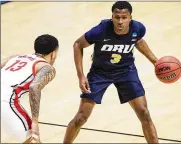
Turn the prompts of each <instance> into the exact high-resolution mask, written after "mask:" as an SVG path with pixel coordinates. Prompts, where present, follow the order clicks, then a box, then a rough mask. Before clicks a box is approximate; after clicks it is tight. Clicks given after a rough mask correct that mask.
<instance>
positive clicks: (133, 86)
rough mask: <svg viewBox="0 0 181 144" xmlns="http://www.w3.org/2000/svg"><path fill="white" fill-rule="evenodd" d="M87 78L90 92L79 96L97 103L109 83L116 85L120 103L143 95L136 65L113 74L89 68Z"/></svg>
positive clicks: (143, 91)
mask: <svg viewBox="0 0 181 144" xmlns="http://www.w3.org/2000/svg"><path fill="white" fill-rule="evenodd" d="M87 78H88V81H89V85H90V90H91V93H82V94H81V98H87V99H89V100H92V101H94V102H95V103H97V104H101V101H102V97H103V95H104V93H105V91H106V89H107V88H108V87H109V85H111V84H114V86H115V87H116V89H117V92H118V96H119V100H120V103H121V104H123V103H126V102H128V101H131V100H133V99H135V98H138V97H140V96H144V95H145V90H144V88H143V86H142V83H141V81H140V79H139V77H138V73H137V69H136V67H134V68H131V69H130V70H128V71H127V72H126V73H124V74H122V73H120V74H119V73H117V74H115V73H114V75H109V76H108V75H105V74H103V73H98V72H96V71H92V70H91V71H90V72H89V73H88V75H87Z"/></svg>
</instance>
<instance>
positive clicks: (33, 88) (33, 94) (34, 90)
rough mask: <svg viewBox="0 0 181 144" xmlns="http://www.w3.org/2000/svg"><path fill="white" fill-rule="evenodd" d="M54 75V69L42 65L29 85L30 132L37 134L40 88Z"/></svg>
mask: <svg viewBox="0 0 181 144" xmlns="http://www.w3.org/2000/svg"><path fill="white" fill-rule="evenodd" d="M54 77H55V69H54V68H53V67H52V66H50V65H47V64H46V65H44V66H43V67H41V69H40V70H39V72H37V74H36V76H35V78H34V80H33V81H32V83H31V84H30V87H29V101H30V107H31V113H32V134H35V135H39V127H38V117H39V110H40V99H41V90H42V89H43V88H44V87H45V86H46V85H47V84H48V83H49V82H50V81H51V80H52V79H53V78H54Z"/></svg>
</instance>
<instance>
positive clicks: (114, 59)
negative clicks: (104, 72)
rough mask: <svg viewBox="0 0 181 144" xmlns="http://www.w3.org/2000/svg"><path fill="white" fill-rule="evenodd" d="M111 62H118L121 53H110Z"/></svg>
mask: <svg viewBox="0 0 181 144" xmlns="http://www.w3.org/2000/svg"><path fill="white" fill-rule="evenodd" d="M111 58H112V59H111V60H110V61H111V63H118V62H119V61H120V60H121V55H119V54H112V56H111Z"/></svg>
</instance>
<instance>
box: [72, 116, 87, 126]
mask: <svg viewBox="0 0 181 144" xmlns="http://www.w3.org/2000/svg"><path fill="white" fill-rule="evenodd" d="M87 119H88V117H87V116H85V115H84V114H83V113H80V114H78V115H77V116H76V117H75V125H76V126H77V127H80V126H82V125H83V124H85V123H86V122H87Z"/></svg>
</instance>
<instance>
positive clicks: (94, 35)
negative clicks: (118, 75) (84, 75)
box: [85, 19, 146, 72]
mask: <svg viewBox="0 0 181 144" xmlns="http://www.w3.org/2000/svg"><path fill="white" fill-rule="evenodd" d="M129 27H130V28H129V32H128V33H127V34H124V35H118V34H116V33H115V32H114V29H113V22H112V20H111V19H107V20H102V21H101V23H100V24H99V25H97V26H95V27H93V28H92V29H91V30H89V31H88V32H86V33H85V39H86V40H87V42H88V43H89V44H94V53H93V63H92V67H91V69H93V70H101V71H104V72H114V71H123V70H125V69H127V68H128V67H129V66H131V65H133V64H134V56H133V48H134V46H135V44H136V43H137V41H138V40H140V39H141V38H142V37H143V36H144V35H145V32H146V28H145V26H144V25H143V24H142V23H140V22H138V21H135V20H132V21H131V22H130V25H129Z"/></svg>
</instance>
